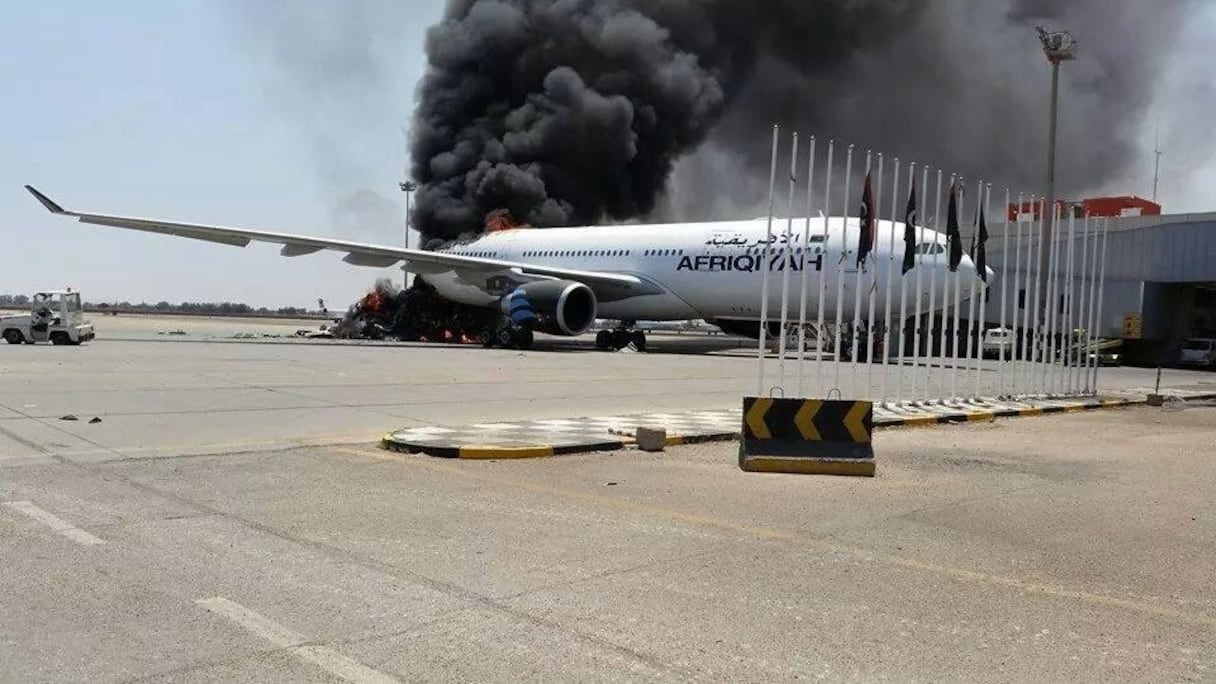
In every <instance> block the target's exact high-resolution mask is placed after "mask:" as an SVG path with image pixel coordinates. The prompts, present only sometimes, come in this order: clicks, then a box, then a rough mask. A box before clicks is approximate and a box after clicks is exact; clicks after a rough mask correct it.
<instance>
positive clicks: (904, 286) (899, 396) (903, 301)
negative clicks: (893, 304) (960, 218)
mask: <svg viewBox="0 0 1216 684" xmlns="http://www.w3.org/2000/svg"><path fill="white" fill-rule="evenodd" d="M897 175H898V174H897ZM915 182H916V162H909V163H908V194H909V195H911V194H912V186H913V184H914V183H915ZM895 203H896V205H897V206H898V204H899V194H898V193H895ZM904 207H905V209H906V208H907V201H906V200H905V201H904ZM907 220H908V217H907V215H906V214H905V215H904V232H905V233H906V232H907V230H908V225H907ZM912 230H913V231H915V230H916V222H915V221H913V222H912ZM891 234H892V235H894V234H895V219H894V217H893V218H892V219H891ZM900 237H901V238H902V237H903V236H902V235H901V236H900ZM891 241H892V243H894V241H895V239H894V237H892V239H891ZM900 242H903V240H900ZM919 244H920V242H919V241H917V242H915V243H914V244H913V248H912V258H913V262H912V264H913V268H915V267H916V261H915V258H916V247H915V245H919ZM907 248H908V246H907V244H905V245H904V249H907ZM891 259H892V260H894V259H895V250H894V249H892V250H891ZM892 273H894V272H892ZM916 275H917V276H918V280H917V285H919V284H920V281H919V276H920V271H919V270H918V271H917V272H916ZM917 294H918V295H919V294H920V291H919V289H918V290H917ZM919 299H920V298H919V297H918V298H917V302H916V306H917V308H918V309H919V308H920V301H919ZM907 320H908V274H907V273H904V265H903V258H902V253H901V258H900V260H899V320H898V321H896V324H897V325H896V326H895V329H896V331H898V332H897V333H896V334H898V335H899V370H898V374H897V376H896V378H897V379H896V382H895V399H896V400H897V401H903V400H905V399H907V398H908V397H907V396H906V395H905V394H904V339H905V338H907V337H908V335H907V331H906V330H904V327H905V326H906V325H907V323H906V321H907ZM916 320H917V321H918V322H919V321H920V316H919V315H918V316H917V317H916ZM918 331H919V326H918V325H916V324H913V325H912V334H913V335H916V334H917V332H918ZM912 378H913V380H915V379H916V375H915V373H914V374H913V375H912ZM915 393H916V392H915V389H914V390H913V394H914V395H915Z"/></svg>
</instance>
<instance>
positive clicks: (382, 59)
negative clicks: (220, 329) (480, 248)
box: [0, 0, 442, 309]
mask: <svg viewBox="0 0 1216 684" xmlns="http://www.w3.org/2000/svg"><path fill="white" fill-rule="evenodd" d="M277 4H278V3H273V2H264V1H257V2H254V1H250V2H242V1H241V0H170V1H166V2H154V1H147V2H144V1H134V0H123V1H118V2H113V3H109V2H106V3H99V2H92V1H91V0H54V1H51V2H32V1H24V0H14V1H13V2H6V3H5V10H4V12H3V17H2V18H0V83H2V84H3V86H4V92H5V94H6V96H5V97H4V106H3V107H0V131H2V133H0V136H3V149H4V154H3V155H0V235H2V236H3V237H2V238H0V239H2V242H0V244H3V245H4V248H3V253H4V254H5V255H6V257H5V259H4V261H3V265H2V266H0V293H11V294H30V293H32V292H34V291H37V290H39V289H51V288H55V289H58V288H63V287H65V286H71V287H73V288H74V289H78V290H80V291H81V292H82V293H83V295H84V297H85V298H86V299H88V300H90V301H123V300H127V301H131V302H139V301H150V302H156V301H160V300H167V301H170V302H180V301H242V302H245V303H248V304H251V305H254V306H271V307H278V306H299V307H309V308H315V307H316V300H317V298H318V297H323V298H324V299H325V302H326V304H327V305H328V306H329V307H330V308H331V309H345V307H346V306H347V305H349V304H350V303H351V302H353V301H355V300H356V299H358V298H359V297H360V296H362V294H363V293H364V292H366V291H367V289H368V287H369V286H370V285H371V284H372V283H373V281H374V280H375V278H377V277H380V276H391V277H395V278H397V279H398V280H400V278H401V271H400V270H399V269H398V270H391V269H390V270H382V269H372V268H364V267H355V266H351V265H348V264H345V263H343V262H342V261H341V256H342V255H341V253H336V252H330V253H321V254H314V255H309V256H303V257H295V258H292V259H286V258H283V257H280V256H279V255H278V247H277V246H276V245H267V244H257V243H254V244H251V245H250V246H248V247H246V248H243V249H242V248H236V247H230V246H225V245H215V244H211V243H206V242H200V241H196V240H186V239H182V238H175V237H170V236H160V235H149V234H145V233H138V232H132V231H126V230H118V229H109V228H102V227H98V226H88V225H84V224H80V223H77V222H75V221H73V220H71V219H67V218H64V217H55V216H52V215H50V214H48V213H47V212H46V211H45V210H44V209H43V208H42V207H41V206H40V205H39V204H38V203H37V202H36V201H35V200H34V199H33V198H32V197H31V196H30V195H29V194H28V193H26V191H25V189H24V188H23V185H24V184H26V183H29V184H32V185H34V186H35V187H37V188H38V189H39V190H41V191H43V192H44V193H46V194H47V195H49V196H50V197H51V198H53V199H54V200H55V201H57V202H59V203H60V204H61V205H63V206H65V207H68V208H70V209H80V210H87V211H95V212H102V213H114V214H125V215H135V216H154V217H162V218H172V219H178V220H183V221H192V222H199V223H207V224H220V225H232V226H243V227H256V228H263V229H267V230H277V231H283V232H291V233H302V234H310V235H319V236H340V237H346V238H357V239H360V240H365V241H368V242H376V243H382V244H402V243H403V241H404V235H403V232H404V211H405V207H404V197H403V194H402V193H401V192H400V190H399V189H398V187H397V183H398V182H399V181H400V180H402V178H403V177H404V176H403V174H404V172H405V171H404V170H405V163H406V158H405V137H404V135H405V134H404V129H405V126H406V125H407V124H408V122H409V117H410V113H411V112H412V110H413V102H414V85H415V84H416V83H417V81H418V79H419V78H420V77H421V75H422V73H423V70H424V67H425V58H424V55H423V40H424V36H425V31H426V28H427V27H428V26H430V25H431V24H433V23H435V22H436V21H437V20H438V19H439V17H440V13H441V10H442V2H441V0H411V1H410V2H408V3H395V4H397V5H404V6H405V7H404V8H403V9H402V10H401V19H402V21H400V22H397V25H395V26H393V27H385V28H383V29H380V28H376V29H375V30H371V31H369V30H368V27H367V26H360V25H347V26H343V25H342V22H341V21H336V22H335V21H333V19H334V17H330V16H327V15H328V10H326V9H325V8H327V7H329V8H339V7H342V6H345V5H346V3H339V2H332V3H313V5H314V6H315V7H317V8H318V12H316V13H314V14H316V16H311V17H310V16H301V15H302V14H303V13H302V12H299V11H293V12H291V13H289V14H290V16H291V17H293V18H294V19H295V20H296V21H299V22H302V23H306V24H307V26H305V27H293V30H288V29H287V28H285V27H283V26H281V25H279V24H278V23H277V22H276V15H277V14H278V12H277V11H276V5H277ZM344 14H347V15H349V14H350V13H344ZM354 14H356V15H357V14H358V13H357V12H356V13H354ZM372 14H374V15H376V16H383V13H382V12H375V13H369V14H368V15H366V16H363V17H359V16H356V17H354V18H349V17H347V19H346V20H347V21H350V22H352V23H355V24H357V23H358V22H359V21H369V22H370V21H372V20H373V18H374V17H373V16H371V15H372ZM321 27H325V30H322V29H321ZM331 29H332V36H326V35H316V34H328V33H330V30H331ZM301 32H305V33H308V32H311V34H313V35H314V37H315V38H316V39H317V40H319V41H320V42H319V43H314V44H312V45H310V46H309V50H308V51H307V54H306V55H304V56H303V57H304V59H299V60H296V61H297V62H303V63H300V64H298V67H299V69H300V70H301V71H303V72H315V73H319V74H326V73H327V70H328V71H329V72H332V73H331V74H330V75H331V76H333V78H330V79H329V81H331V82H328V83H322V84H320V85H323V86H327V87H325V88H314V87H313V86H314V85H317V84H312V83H308V82H307V81H306V80H304V81H303V82H302V79H300V78H299V77H298V76H299V72H293V71H292V69H294V68H295V67H291V68H285V67H284V66H283V65H284V64H285V63H291V62H292V61H293V59H294V58H295V57H297V55H294V54H293V51H297V50H299V49H300V46H299V45H298V44H296V43H294V42H293V41H290V40H286V39H285V38H284V36H286V35H289V34H290V35H292V36H297V35H299V34H300V33H301ZM367 35H373V36H374V37H375V40H374V41H372V44H370V45H367V46H366V47H365V48H363V47H361V48H360V49H361V50H365V51H366V54H365V55H363V56H362V58H363V60H364V61H365V62H366V63H365V64H343V63H341V62H342V61H344V60H347V61H349V60H352V59H357V58H358V57H352V54H353V53H356V52H358V51H352V50H351V49H350V47H351V46H350V45H346V44H341V41H342V40H344V38H345V37H350V36H367ZM353 39H354V38H351V40H353ZM326 40H332V41H334V43H333V44H326V43H325V41H326ZM360 40H362V39H360ZM327 62H328V63H327ZM383 65H391V66H392V70H391V73H387V72H386V71H387V70H386V69H385V68H383ZM338 74H342V76H338ZM350 74H358V77H357V78H356V79H355V80H354V81H353V82H350V81H347V80H346V75H350ZM310 91H311V92H310ZM319 92H320V93H324V95H322V96H321V97H317V96H316V94H317V93H319ZM413 244H416V235H415V236H414V241H413Z"/></svg>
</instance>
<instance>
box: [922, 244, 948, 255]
mask: <svg viewBox="0 0 1216 684" xmlns="http://www.w3.org/2000/svg"><path fill="white" fill-rule="evenodd" d="M916 253H917V254H945V253H946V246H945V245H943V244H941V243H940V242H922V243H920V244H919V245H917V246H916Z"/></svg>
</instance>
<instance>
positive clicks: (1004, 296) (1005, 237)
mask: <svg viewBox="0 0 1216 684" xmlns="http://www.w3.org/2000/svg"><path fill="white" fill-rule="evenodd" d="M1003 207H1004V214H1005V222H1004V227H1003V228H1002V229H1001V323H1000V327H1001V329H1005V326H1006V325H1008V324H1009V320H1008V319H1007V318H1006V317H1005V316H1006V315H1007V314H1008V313H1009V309H1008V307H1009V285H1008V283H1009V188H1005V204H1004V205H1003ZM1014 267H1015V268H1016V267H1017V261H1016V259H1015V261H1014ZM1008 330H1009V331H1010V332H1012V331H1013V326H1012V325H1009V328H1008ZM1002 339H1003V337H1002ZM1013 339H1014V338H1013V336H1012V335H1010V342H1009V343H1010V344H1013ZM981 349H982V347H981ZM1000 354H1001V358H1000V361H999V364H998V365H997V375H996V382H997V392H996V394H997V396H998V397H1006V396H1009V395H1008V394H1006V392H1005V365H1006V363H1013V350H1012V349H1009V350H1008V357H1006V349H1005V345H1004V344H1003V343H1002V344H1001V348H1000Z"/></svg>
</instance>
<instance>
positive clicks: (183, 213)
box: [0, 0, 1216, 309]
mask: <svg viewBox="0 0 1216 684" xmlns="http://www.w3.org/2000/svg"><path fill="white" fill-rule="evenodd" d="M442 5H443V2H442V0H409V1H408V2H395V1H394V0H349V1H345V2H337V1H336V0H335V1H329V2H327V1H324V0H318V1H313V0H297V1H293V0H166V1H163V2H156V1H152V0H116V1H115V2H107V3H99V2H93V1H89V0H47V1H35V0H10V1H9V2H5V5H4V7H5V11H4V13H3V16H2V17H0V84H2V85H3V92H4V94H5V97H4V106H3V107H0V136H2V142H3V147H2V149H3V150H4V154H3V155H0V236H2V237H0V239H2V242H0V244H3V246H4V249H3V254H4V255H5V258H4V260H3V261H2V262H0V293H8V294H30V293H32V292H34V291H37V290H39V289H51V288H56V289H58V288H62V287H65V286H71V287H73V288H74V289H78V290H80V291H82V292H83V293H84V296H85V298H86V299H88V300H91V301H114V302H117V301H123V300H126V301H131V302H139V301H148V302H156V301H160V300H168V301H170V302H180V301H225V300H227V301H241V302H245V303H248V304H251V305H254V306H271V307H278V306H299V307H309V308H314V307H315V306H316V300H317V298H318V297H321V298H324V299H325V301H326V303H327V304H328V305H329V307H330V308H331V309H344V308H345V307H346V306H347V305H349V304H350V303H351V302H353V301H355V300H356V299H358V298H359V297H360V296H361V295H362V294H363V293H364V292H366V291H367V289H368V287H369V286H370V285H371V283H372V282H373V281H374V280H375V279H376V278H377V277H393V278H395V279H397V280H400V278H401V272H400V270H385V269H370V268H364V267H355V266H350V265H348V264H345V263H343V262H342V261H341V255H340V254H339V253H333V252H329V253H326V252H322V253H318V254H313V255H308V256H303V257H296V258H292V259H286V258H283V257H280V256H279V255H278V247H277V246H275V245H266V244H261V245H259V244H256V243H255V244H252V245H250V246H249V247H246V248H244V249H241V248H235V247H230V246H224V245H214V244H210V243H205V242H198V241H194V240H186V239H182V238H174V237H169V236H159V235H149V234H144V233H138V232H132V231H125V230H117V229H109V228H103V227H97V226H87V225H84V224H79V223H76V222H74V221H72V220H70V219H66V218H63V217H54V216H51V215H50V214H48V213H47V212H46V211H45V210H44V209H43V208H42V207H41V205H39V204H38V203H37V202H36V201H35V200H34V199H33V198H32V197H30V196H29V195H28V194H27V193H26V192H25V190H24V189H23V187H22V186H23V184H25V183H30V184H32V185H34V186H36V187H38V188H39V189H40V190H42V191H43V192H45V193H46V194H48V195H49V196H50V197H52V198H53V199H55V200H56V201H58V202H59V203H60V204H62V205H64V206H66V207H68V208H71V209H80V210H87V211H95V212H101V213H116V214H128V215H136V216H154V217H163V218H171V219H177V220H182V221H192V222H199V223H207V224H222V225H233V226H243V227H251V228H262V229H267V230H275V231H281V232H289V233H300V234H308V235H318V236H337V237H343V238H348V239H358V240H362V241H366V242H376V243H382V244H402V242H403V240H404V236H403V230H404V197H403V195H402V193H401V192H400V191H399V190H398V188H397V183H398V182H399V181H400V180H402V178H403V174H404V169H405V168H406V166H407V164H406V162H407V160H406V146H405V141H406V137H405V136H406V134H407V128H408V125H409V120H410V115H411V112H412V111H413V108H414V92H415V85H416V83H417V82H418V80H419V78H420V77H421V76H422V74H423V72H424V69H425V57H424V53H423V42H424V37H425V32H426V29H427V27H428V26H430V25H432V24H433V23H435V22H436V21H437V20H438V19H439V17H440V15H441V12H442ZM289 6H290V7H289ZM1213 36H1216V5H1213V6H1211V7H1209V8H1208V9H1207V10H1206V11H1204V12H1201V13H1197V15H1196V17H1195V21H1194V22H1193V25H1192V26H1191V27H1190V29H1189V30H1188V31H1187V32H1186V34H1185V35H1184V36H1182V38H1181V40H1183V41H1189V43H1190V44H1191V47H1192V49H1187V50H1182V51H1180V53H1182V54H1186V55H1189V56H1187V57H1183V58H1179V59H1180V60H1182V61H1177V62H1176V63H1174V64H1171V67H1170V68H1169V70H1168V71H1167V72H1166V73H1164V74H1162V75H1161V79H1162V82H1161V84H1160V87H1159V88H1158V91H1159V94H1158V100H1159V103H1158V106H1157V107H1156V109H1157V111H1158V113H1159V117H1158V120H1159V121H1160V122H1161V123H1160V125H1161V140H1162V149H1163V150H1164V152H1165V154H1164V156H1163V157H1162V162H1161V163H1162V167H1161V189H1160V198H1161V200H1162V202H1163V204H1165V205H1166V209H1167V211H1206V210H1216V192H1213V190H1216V162H1214V161H1213V160H1212V159H1207V158H1202V159H1197V158H1195V157H1194V155H1196V154H1200V155H1206V154H1207V153H1208V151H1209V150H1210V149H1211V145H1210V144H1208V141H1204V144H1202V145H1193V144H1190V143H1189V142H1188V141H1187V140H1186V139H1185V138H1183V137H1181V135H1180V133H1181V132H1187V134H1188V135H1189V134H1191V133H1190V132H1191V131H1195V130H1204V129H1206V127H1207V123H1206V118H1207V117H1209V116H1210V115H1211V112H1212V111H1216V80H1214V78H1213V68H1212V66H1211V64H1208V63H1204V60H1207V59H1208V55H1210V48H1208V47H1207V46H1209V45H1210V44H1211V43H1210V41H1211V40H1212V39H1213ZM1082 56H1083V55H1082ZM1186 60H1189V61H1186ZM1182 98H1204V99H1206V100H1207V101H1209V102H1211V103H1212V107H1206V106H1204V107H1194V106H1192V107H1187V108H1185V110H1186V111H1188V112H1192V113H1194V114H1192V116H1200V117H1201V118H1203V119H1205V120H1199V121H1178V120H1177V119H1176V117H1173V116H1172V115H1171V109H1172V108H1171V103H1176V102H1178V101H1179V100H1180V99H1182ZM1192 102H1193V99H1192ZM1180 109H1181V108H1180ZM1153 128H1154V126H1153V124H1152V122H1145V130H1144V131H1143V132H1142V133H1143V134H1142V135H1141V136H1140V138H1141V139H1142V140H1143V141H1144V152H1145V157H1144V158H1145V160H1146V161H1145V163H1144V164H1143V165H1141V166H1140V167H1139V168H1137V169H1133V170H1131V171H1130V172H1129V174H1128V177H1127V178H1126V179H1125V180H1124V181H1123V182H1122V183H1119V184H1118V185H1120V187H1112V188H1110V191H1112V192H1119V193H1120V194H1131V193H1135V194H1140V195H1144V196H1147V195H1148V194H1150V193H1151V181H1152V166H1151V151H1152V147H1153ZM760 142H766V141H763V140H762V141H760ZM1176 168H1186V169H1188V172H1187V177H1185V178H1180V177H1179V174H1177V173H1174V169H1176ZM1195 169H1198V170H1197V171H1196V170H1195ZM758 199H759V198H758ZM748 210H750V208H748ZM722 218H735V217H728V216H724V217H722ZM412 244H414V245H416V244H417V240H416V235H415V236H414V238H412Z"/></svg>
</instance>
